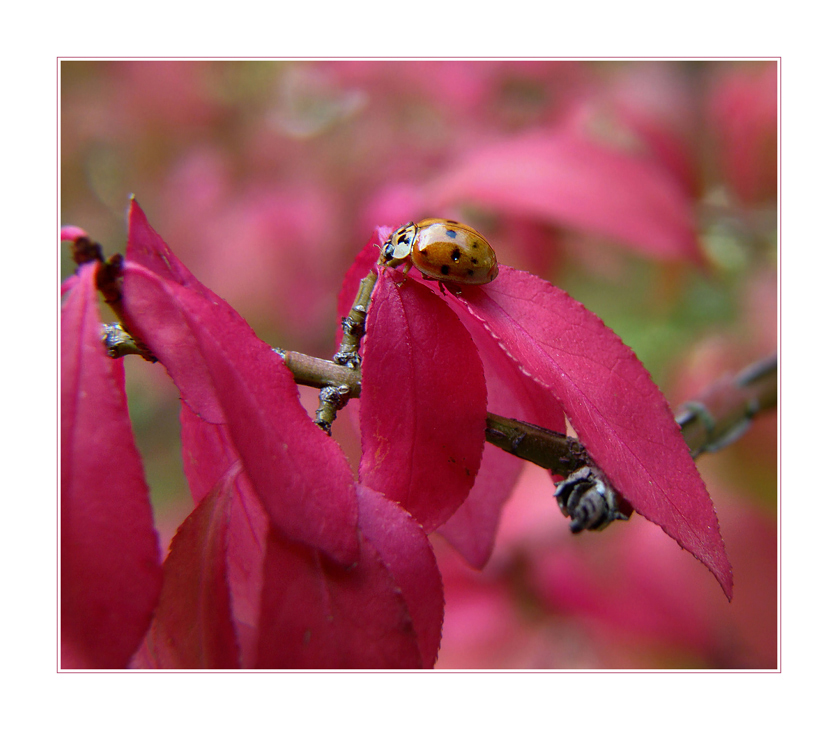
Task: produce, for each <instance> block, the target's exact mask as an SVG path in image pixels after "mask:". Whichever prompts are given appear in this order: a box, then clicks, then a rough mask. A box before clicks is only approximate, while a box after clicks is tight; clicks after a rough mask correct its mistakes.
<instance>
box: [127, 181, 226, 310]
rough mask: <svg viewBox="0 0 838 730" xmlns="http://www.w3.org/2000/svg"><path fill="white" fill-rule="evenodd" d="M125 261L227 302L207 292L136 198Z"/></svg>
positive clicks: (210, 297)
mask: <svg viewBox="0 0 838 730" xmlns="http://www.w3.org/2000/svg"><path fill="white" fill-rule="evenodd" d="M125 258H126V259H127V260H128V261H132V262H134V263H136V264H140V265H141V266H144V267H145V268H147V269H148V270H149V271H153V272H154V273H155V274H157V275H158V276H159V277H161V278H163V279H167V280H169V281H173V282H176V283H178V284H182V285H183V286H185V287H188V288H190V289H193V290H194V291H196V292H198V294H203V295H204V296H205V297H206V298H208V299H211V300H213V301H219V302H221V301H223V300H222V299H221V298H220V297H219V296H217V295H216V294H214V293H213V292H212V291H210V290H209V289H207V287H205V286H204V285H203V284H202V283H201V282H200V281H198V279H196V278H195V276H194V275H193V274H192V272H191V271H190V270H189V269H187V268H186V266H185V265H184V264H183V262H181V260H180V259H179V258H178V257H177V256H175V254H174V253H173V251H172V249H171V248H169V246H168V244H167V243H166V242H165V241H164V240H163V238H162V237H161V236H160V234H159V233H158V232H157V231H155V230H154V229H153V228H152V227H151V225H150V224H149V222H148V219H147V218H146V215H145V213H144V212H143V209H142V208H140V206H139V204H138V203H137V201H136V200H135V199H134V198H133V197H132V198H131V204H130V206H129V208H128V245H127V247H126V250H125Z"/></svg>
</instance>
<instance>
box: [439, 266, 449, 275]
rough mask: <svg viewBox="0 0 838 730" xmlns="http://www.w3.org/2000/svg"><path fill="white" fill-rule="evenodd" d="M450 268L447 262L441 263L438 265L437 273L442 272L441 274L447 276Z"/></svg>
mask: <svg viewBox="0 0 838 730" xmlns="http://www.w3.org/2000/svg"><path fill="white" fill-rule="evenodd" d="M450 270H451V269H450V267H449V266H448V264H443V265H442V266H440V267H439V273H440V274H442V275H443V276H448V272H449V271H450Z"/></svg>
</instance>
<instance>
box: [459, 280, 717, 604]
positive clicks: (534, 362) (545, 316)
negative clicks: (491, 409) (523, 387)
mask: <svg viewBox="0 0 838 730" xmlns="http://www.w3.org/2000/svg"><path fill="white" fill-rule="evenodd" d="M460 301H461V302H462V303H463V304H464V305H465V306H466V307H468V310H469V311H470V312H471V314H472V316H474V317H475V318H476V319H477V320H478V321H481V322H483V323H484V326H485V327H486V329H487V330H488V331H489V332H491V333H492V334H493V335H494V336H495V337H497V338H498V340H499V341H500V342H502V343H503V347H504V348H505V349H506V350H507V352H508V353H509V355H510V357H512V358H513V359H514V360H515V361H516V362H517V363H519V365H520V367H521V368H522V369H523V370H524V371H526V372H527V373H529V375H530V376H531V377H532V378H533V379H535V380H536V381H538V382H540V383H541V384H542V385H543V386H544V387H546V388H550V389H552V390H553V391H554V392H555V393H556V396H557V397H558V398H559V400H560V401H561V402H562V405H563V406H564V409H565V412H566V413H567V416H568V418H569V419H570V421H571V423H572V424H573V427H574V429H575V430H576V432H577V434H578V435H579V438H580V439H581V441H582V443H583V444H584V445H585V447H586V448H587V449H588V451H589V452H590V454H591V456H592V457H593V458H594V460H595V461H596V462H597V464H598V465H599V466H600V467H601V468H602V469H603V470H604V471H605V473H606V474H607V475H608V477H609V478H610V480H611V481H612V483H613V485H614V487H615V489H617V490H618V491H619V492H620V493H621V494H622V495H623V496H625V497H626V498H627V499H628V500H629V502H631V504H632V506H633V507H634V508H635V509H636V510H637V512H639V513H640V514H642V515H643V516H644V517H646V518H647V519H649V520H651V521H652V522H655V523H656V524H658V525H660V526H661V527H662V528H663V530H664V531H665V532H666V533H667V534H668V535H669V536H670V537H672V538H674V539H675V540H676V541H677V542H678V544H679V545H681V546H682V547H683V548H685V549H687V550H689V551H690V552H691V553H692V554H693V555H695V557H696V558H698V559H699V560H700V561H702V562H703V563H704V564H705V565H706V566H707V567H708V568H709V569H710V570H711V572H712V573H713V574H714V575H715V576H716V578H717V580H718V581H719V583H720V584H721V586H722V589H723V590H724V592H725V595H727V596H728V598H730V595H731V590H732V586H733V577H732V572H731V567H730V563H729V561H728V558H727V555H726V553H725V549H724V542H723V541H722V537H721V534H720V532H719V524H718V520H717V518H716V513H715V511H714V509H713V504H712V502H711V500H710V496H709V495H708V494H707V490H706V488H705V486H704V483H703V482H702V480H701V477H700V476H699V474H698V471H697V470H696V468H695V464H694V463H693V460H692V458H691V457H690V453H689V450H688V449H687V447H686V444H685V443H684V440H683V438H682V436H681V432H680V430H679V428H678V426H677V424H676V423H675V420H674V417H673V415H672V412H671V410H670V408H669V406H668V404H667V402H666V399H665V398H664V397H663V395H662V394H661V392H660V391H659V390H658V388H657V387H656V386H655V384H654V383H653V382H652V380H651V378H650V377H649V374H648V373H647V372H646V370H645V368H644V367H643V365H642V364H641V363H640V361H639V360H638V359H637V357H636V356H635V355H634V353H633V352H632V351H631V350H630V349H629V348H628V347H626V346H625V345H624V344H623V343H622V342H621V341H620V339H619V338H618V337H617V336H616V335H615V334H614V333H613V332H612V331H611V330H610V329H608V328H607V327H606V326H605V325H604V324H603V323H602V321H601V320H600V319H599V318H598V317H597V316H596V315H594V314H592V313H591V312H589V311H587V310H586V309H585V308H584V307H583V306H582V305H581V304H579V302H576V301H575V300H573V299H572V298H571V297H570V296H568V295H567V294H566V293H565V292H563V291H561V290H559V289H556V288H555V287H553V286H551V285H550V284H548V283H547V282H545V281H542V280H541V279H538V278H537V277H535V276H532V275H530V274H527V273H525V272H521V271H515V270H514V269H510V268H508V267H501V274H500V276H499V277H498V278H497V279H496V280H495V281H494V282H492V283H491V284H487V285H485V286H482V287H470V288H467V289H466V290H465V291H464V292H463V293H462V295H461V296H460Z"/></svg>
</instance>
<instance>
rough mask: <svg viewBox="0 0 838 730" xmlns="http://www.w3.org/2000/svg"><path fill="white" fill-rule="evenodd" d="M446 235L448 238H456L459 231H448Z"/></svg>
mask: <svg viewBox="0 0 838 730" xmlns="http://www.w3.org/2000/svg"><path fill="white" fill-rule="evenodd" d="M445 235H446V236H448V238H456V237H457V231H452V230H447V231H445Z"/></svg>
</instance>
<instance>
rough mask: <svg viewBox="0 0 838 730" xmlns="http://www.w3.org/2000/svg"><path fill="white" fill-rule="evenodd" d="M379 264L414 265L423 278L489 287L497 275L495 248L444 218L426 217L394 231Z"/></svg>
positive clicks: (475, 234)
mask: <svg viewBox="0 0 838 730" xmlns="http://www.w3.org/2000/svg"><path fill="white" fill-rule="evenodd" d="M380 263H383V264H385V265H388V266H399V265H400V264H405V269H404V270H405V272H407V271H408V270H409V269H410V267H411V266H415V267H416V268H417V269H419V271H420V272H421V273H422V276H424V277H425V278H426V279H435V280H436V281H440V282H442V281H447V282H455V283H457V284H488V283H489V282H490V281H492V280H493V279H494V278H495V277H496V276H497V275H498V262H497V257H496V256H495V252H494V249H493V248H492V247H491V246H490V245H489V242H488V241H487V240H486V239H485V238H483V236H481V235H480V234H479V233H478V232H477V231H475V230H474V229H473V228H472V227H471V226H467V225H465V224H464V223H458V222H457V221H452V220H447V219H445V218H425V219H424V220H421V221H419V222H418V223H413V222H411V223H405V224H404V225H403V226H402V227H401V228H397V229H396V230H395V231H393V233H392V234H391V235H390V238H388V239H387V243H385V244H384V247H383V248H382V249H381V259H380Z"/></svg>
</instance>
